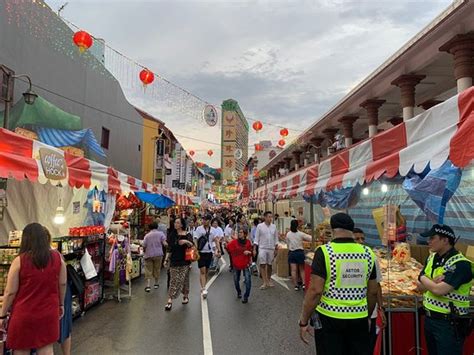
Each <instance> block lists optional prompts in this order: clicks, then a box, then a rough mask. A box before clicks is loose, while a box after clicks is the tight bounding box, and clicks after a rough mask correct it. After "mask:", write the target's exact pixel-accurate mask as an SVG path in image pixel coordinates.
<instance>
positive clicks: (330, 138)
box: [323, 128, 339, 155]
mask: <svg viewBox="0 0 474 355" xmlns="http://www.w3.org/2000/svg"><path fill="white" fill-rule="evenodd" d="M338 131H339V130H338V129H336V128H326V129H325V130H324V131H323V134H324V135H325V136H326V138H327V140H328V141H329V145H328V155H331V154H332V152H331V149H330V148H331V145H332V144H333V143H334V135H335V134H336V133H337V132H338Z"/></svg>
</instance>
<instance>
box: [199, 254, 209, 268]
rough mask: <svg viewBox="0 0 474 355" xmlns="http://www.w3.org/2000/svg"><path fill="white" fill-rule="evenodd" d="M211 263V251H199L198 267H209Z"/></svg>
mask: <svg viewBox="0 0 474 355" xmlns="http://www.w3.org/2000/svg"><path fill="white" fill-rule="evenodd" d="M211 263H212V253H201V252H199V260H198V268H203V267H205V268H206V269H209V268H210V267H211Z"/></svg>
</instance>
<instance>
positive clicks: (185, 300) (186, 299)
mask: <svg viewBox="0 0 474 355" xmlns="http://www.w3.org/2000/svg"><path fill="white" fill-rule="evenodd" d="M181 303H182V304H188V303H189V297H186V296H185V297H183V302H181Z"/></svg>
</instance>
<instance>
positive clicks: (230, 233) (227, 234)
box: [224, 218, 235, 272]
mask: <svg viewBox="0 0 474 355" xmlns="http://www.w3.org/2000/svg"><path fill="white" fill-rule="evenodd" d="M234 228H235V221H234V219H233V218H229V223H228V224H227V226H226V227H225V229H224V247H225V249H227V246H228V245H229V243H230V242H231V241H232V240H234V234H235V230H234ZM227 252H228V253H229V250H228V249H227ZM229 264H230V265H229V271H230V272H232V270H233V266H232V255H231V254H230V253H229Z"/></svg>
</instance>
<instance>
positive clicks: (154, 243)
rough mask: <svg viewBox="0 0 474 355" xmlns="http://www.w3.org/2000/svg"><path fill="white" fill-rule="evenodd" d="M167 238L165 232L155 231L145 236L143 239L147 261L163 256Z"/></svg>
mask: <svg viewBox="0 0 474 355" xmlns="http://www.w3.org/2000/svg"><path fill="white" fill-rule="evenodd" d="M165 240H166V236H165V235H164V234H163V232H161V231H159V230H157V229H153V230H151V231H150V232H148V234H147V235H145V238H144V239H143V247H144V248H145V259H147V258H152V257H154V256H163V242H164V241H165Z"/></svg>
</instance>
